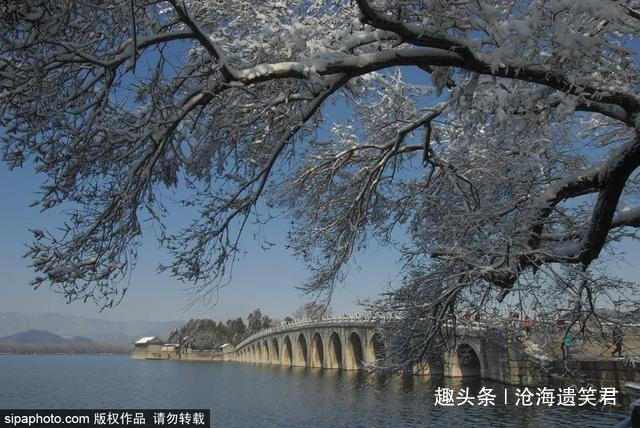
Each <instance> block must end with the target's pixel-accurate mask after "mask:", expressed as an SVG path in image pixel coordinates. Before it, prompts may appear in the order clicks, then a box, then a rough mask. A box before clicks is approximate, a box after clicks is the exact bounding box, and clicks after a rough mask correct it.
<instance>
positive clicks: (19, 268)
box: [0, 71, 640, 320]
mask: <svg viewBox="0 0 640 428" xmlns="http://www.w3.org/2000/svg"><path fill="white" fill-rule="evenodd" d="M424 76H425V75H424V74H423V73H419V75H418V73H412V72H411V71H409V76H408V77H409V80H410V81H412V82H414V83H416V82H417V81H420V80H422V79H423V78H424ZM421 83H425V84H429V83H430V82H428V81H427V82H421ZM340 110H341V108H340V107H339V106H338V107H330V109H329V120H328V121H327V122H328V123H327V124H326V126H327V128H330V126H331V125H332V123H333V121H334V120H333V119H332V117H334V118H340V117H344V115H345V113H347V112H346V111H340ZM0 180H2V181H1V182H2V186H1V188H0V201H2V202H3V203H2V206H3V209H2V217H1V219H2V221H1V222H0V236H2V239H1V240H0V287H2V288H1V294H0V296H2V298H1V299H0V312H5V311H13V312H25V313H44V312H56V313H62V314H70V315H80V316H87V317H95V318H103V319H111V320H121V319H122V320H185V319H189V318H193V317H208V318H213V319H215V320H226V319H228V318H231V317H237V316H242V317H246V315H247V314H248V313H249V312H251V311H252V310H253V309H255V308H256V307H260V308H261V309H262V311H263V313H266V314H268V315H269V316H271V317H272V318H280V319H282V318H284V317H285V316H287V315H290V314H291V313H292V312H293V311H294V310H295V309H296V308H297V307H298V306H300V305H301V304H303V303H304V302H306V301H308V297H306V296H304V295H302V294H301V293H300V292H299V291H298V290H297V289H296V288H295V287H296V286H297V285H300V284H301V283H302V282H303V281H304V279H305V278H306V277H307V272H306V271H305V267H304V265H303V264H302V263H301V262H300V261H298V260H297V259H295V258H294V257H293V256H292V254H291V252H290V251H289V250H287V249H286V248H285V244H286V240H285V236H286V232H287V230H288V224H289V222H288V220H287V219H286V218H278V219H276V220H274V221H272V222H271V223H269V224H268V225H267V227H266V228H263V233H264V236H265V238H266V239H267V240H268V241H270V242H273V243H275V244H276V245H275V246H274V247H273V248H271V249H269V250H264V249H262V247H261V246H260V243H259V241H256V240H255V239H254V237H253V235H254V232H256V231H257V230H256V229H255V228H251V227H249V228H247V230H245V234H244V239H243V241H242V246H243V249H244V250H245V251H246V256H245V257H244V258H242V259H241V260H239V261H238V262H237V263H236V264H235V269H234V274H233V277H232V281H231V283H230V285H228V286H227V287H225V288H224V289H222V290H221V291H220V293H219V299H218V302H217V304H216V305H204V306H197V307H190V308H189V307H187V304H188V302H189V295H188V292H187V291H186V290H185V289H184V288H183V287H181V284H180V283H179V282H177V281H176V280H175V279H173V278H171V277H170V276H169V274H168V273H164V274H159V273H157V271H156V267H157V266H158V263H162V262H164V263H165V264H166V263H167V262H168V261H169V260H170V256H169V254H168V253H167V252H166V251H164V250H163V249H161V248H159V245H158V243H157V241H156V239H155V233H154V230H153V228H152V227H151V224H149V223H146V224H143V245H142V247H141V248H140V249H139V252H138V254H139V260H138V265H137V267H136V269H135V270H134V271H133V274H132V276H131V280H130V287H129V291H128V294H127V296H126V297H125V299H124V300H123V301H122V303H121V304H120V305H119V306H117V307H115V308H113V309H109V310H106V311H103V312H99V308H98V307H96V306H95V305H93V304H91V303H81V302H75V303H71V304H66V303H65V301H64V299H63V297H62V296H61V295H57V294H55V293H54V292H52V291H51V290H49V289H48V288H46V287H43V288H41V289H38V290H36V291H34V290H33V289H32V287H31V286H29V281H30V280H31V279H32V278H33V276H34V274H33V271H32V270H31V269H30V268H29V266H28V265H29V262H30V261H29V260H28V259H24V258H22V255H23V254H24V252H25V250H26V247H25V245H26V243H28V242H30V241H31V238H32V236H31V233H30V232H29V230H28V229H29V228H41V229H47V228H54V227H55V226H56V225H58V224H59V223H60V222H61V221H62V216H60V215H56V214H55V213H52V212H47V213H44V214H43V213H40V212H39V210H38V209H37V208H29V205H30V204H31V202H32V201H33V200H35V199H37V197H36V195H35V194H34V193H35V192H36V191H37V190H38V188H39V185H40V184H41V182H42V181H43V178H41V177H38V176H37V175H35V174H34V172H33V169H32V167H30V166H27V167H25V168H22V169H17V170H14V171H9V170H8V168H7V166H6V165H5V164H4V163H2V162H0ZM162 193H163V194H164V195H166V196H173V195H171V191H168V190H164V191H163V192H162ZM177 196H179V195H177ZM176 199H177V198H176ZM168 208H169V210H170V213H171V217H170V219H169V221H170V223H171V225H172V226H174V227H176V226H178V227H179V226H185V225H188V224H189V223H190V216H189V215H188V214H187V213H185V212H183V211H181V210H179V209H174V210H171V207H170V206H169V207H168ZM619 248H621V249H623V250H626V251H627V253H628V257H627V261H628V263H626V264H624V263H619V264H616V265H611V271H612V273H614V274H617V275H619V276H621V277H622V278H625V279H629V280H638V279H640V268H638V264H637V252H638V248H639V247H638V244H636V243H632V242H630V241H626V242H623V243H622V244H620V245H619ZM399 270H400V262H399V254H398V253H396V252H394V251H393V250H390V249H385V248H379V247H378V246H377V244H375V243H372V244H371V245H370V248H369V249H368V250H367V251H366V252H364V253H362V254H359V255H357V257H356V259H355V263H352V265H351V268H350V269H349V274H348V276H347V279H346V281H345V283H344V284H343V285H342V286H340V287H339V288H338V289H337V290H336V292H335V294H334V296H333V300H332V302H333V303H332V309H333V310H334V312H336V313H338V314H343V313H353V312H357V311H358V310H359V308H358V306H357V303H356V301H357V300H358V299H359V298H367V297H373V296H374V295H376V294H377V293H379V292H380V291H382V290H383V289H384V288H386V287H387V286H388V284H389V283H390V282H394V281H396V279H397V277H398V273H399Z"/></svg>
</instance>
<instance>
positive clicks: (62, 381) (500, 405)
mask: <svg viewBox="0 0 640 428" xmlns="http://www.w3.org/2000/svg"><path fill="white" fill-rule="evenodd" d="M438 386H447V387H449V388H453V389H455V390H456V391H457V390H458V389H459V388H461V387H467V386H468V387H469V388H470V393H471V395H474V394H475V393H477V391H478V390H480V388H481V387H486V388H493V389H494V393H497V398H496V405H495V406H493V407H491V406H489V407H482V406H477V405H476V406H469V405H464V406H456V407H441V406H435V405H434V402H435V389H436V388H437V387H438ZM504 388H505V386H504V385H502V384H498V383H493V382H490V381H486V380H479V379H470V380H465V381H464V382H462V381H460V380H453V379H439V380H435V379H434V380H433V381H431V380H430V379H429V378H428V377H418V376H409V377H404V378H403V377H392V378H388V379H386V380H383V379H380V378H376V377H372V376H367V375H365V374H364V373H357V372H342V371H333V370H325V371H322V370H318V369H298V368H282V367H273V366H259V365H248V364H235V363H197V362H188V363H187V362H174V361H140V360H131V359H129V357H128V356H123V355H118V356H115V355H114V356H110V355H0V408H209V409H211V418H212V421H213V423H212V426H232V427H236V426H237V427H250V426H256V427H264V426H290V427H341V426H349V427H356V426H363V427H371V426H375V427H386V426H393V427H397V426H449V427H460V426H474V427H481V426H486V427H511V426H516V427H536V428H542V427H550V426H581V427H584V426H596V427H604V426H614V425H615V424H616V423H617V422H618V421H619V420H621V419H623V418H624V416H625V413H624V409H623V408H621V407H619V408H616V409H613V410H611V409H610V408H607V409H606V410H602V409H597V408H593V407H589V408H585V407H581V408H577V407H576V408H563V407H552V408H548V407H536V406H534V407H516V406H515V405H514V403H515V395H514V394H515V388H510V389H509V391H508V392H507V397H508V398H509V399H510V404H508V405H506V406H505V405H504Z"/></svg>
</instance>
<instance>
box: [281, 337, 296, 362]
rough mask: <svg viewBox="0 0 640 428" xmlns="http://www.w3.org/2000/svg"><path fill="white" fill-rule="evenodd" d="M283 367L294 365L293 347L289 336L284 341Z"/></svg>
mask: <svg viewBox="0 0 640 428" xmlns="http://www.w3.org/2000/svg"><path fill="white" fill-rule="evenodd" d="M282 365H284V366H291V365H293V346H291V339H289V336H288V335H285V336H284V339H283V340H282Z"/></svg>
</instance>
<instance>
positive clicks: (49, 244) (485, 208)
mask: <svg viewBox="0 0 640 428" xmlns="http://www.w3.org/2000/svg"><path fill="white" fill-rule="evenodd" d="M639 11H640V2H639V1H636V0H626V1H611V0H608V1H581V2H575V1H569V0H537V1H501V0H496V1H477V2H461V1H447V2H442V1H415V2H408V1H377V0H356V1H355V2H347V1H324V0H322V1H321V0H312V1H298V0H285V1H277V2H253V1H248V0H247V1H245V0H239V1H233V2H229V1H222V0H191V1H184V2H180V1H173V0H170V1H145V0H135V1H131V0H121V1H115V2H110V3H108V4H105V3H104V2H97V1H86V2H73V1H68V0H38V1H16V2H10V3H6V4H3V5H2V6H0V19H1V21H0V22H2V24H1V25H2V27H1V32H0V124H1V125H2V129H3V133H2V134H1V138H2V142H3V157H4V160H5V161H6V162H7V163H8V164H9V165H10V166H11V167H19V166H22V165H23V164H24V163H25V162H30V163H32V164H33V165H35V167H36V170H37V171H38V172H39V173H42V174H43V175H44V176H45V177H46V180H45V182H44V183H43V185H42V189H41V195H40V198H39V199H38V200H37V201H35V202H34V205H38V206H39V207H40V208H41V209H42V210H49V209H53V208H55V207H61V208H64V209H65V210H66V211H65V212H66V213H67V218H66V220H65V221H64V222H63V224H61V225H60V228H59V230H57V231H42V230H40V229H34V235H35V238H36V239H35V242H34V243H33V244H32V245H31V247H30V250H29V252H28V256H29V257H30V258H31V259H32V260H33V266H34V268H35V270H36V271H37V272H38V275H37V277H36V278H35V279H34V282H33V284H34V285H35V286H39V285H40V284H43V283H46V284H50V285H51V286H53V287H54V289H56V290H57V291H59V292H61V293H62V294H63V295H64V296H65V297H66V298H67V299H68V300H75V299H85V300H86V299H93V300H95V301H96V302H97V303H98V304H99V305H101V306H111V305H113V304H114V303H116V302H117V301H119V299H121V298H122V296H123V291H125V290H123V288H124V286H121V285H119V284H121V283H122V280H123V279H124V278H126V275H127V273H128V272H129V271H130V269H131V268H132V267H133V265H134V263H135V258H136V257H135V255H136V254H135V251H136V248H137V246H138V244H139V239H140V235H141V226H140V224H141V219H142V218H151V219H153V220H154V221H155V222H157V223H158V224H160V225H162V223H163V217H164V216H165V214H166V213H165V208H164V206H163V205H162V202H161V199H160V198H159V191H160V190H161V189H163V188H164V187H174V186H182V187H185V188H186V189H187V190H188V191H189V195H188V197H186V198H185V199H184V201H182V202H183V203H184V204H185V205H188V206H193V207H197V208H198V209H199V210H200V215H199V216H198V217H197V218H196V219H194V221H193V223H192V224H190V225H185V227H184V229H183V230H182V231H178V232H169V231H167V232H166V233H163V236H162V237H161V240H162V242H163V243H164V244H165V245H166V246H167V248H169V250H171V251H172V253H173V254H174V256H175V258H174V261H173V262H172V263H171V264H170V265H169V266H166V267H165V268H166V269H169V271H170V272H171V273H172V274H173V275H174V276H175V277H176V278H178V279H180V280H183V281H186V282H189V283H191V284H195V287H196V291H197V294H198V295H199V296H206V295H207V294H208V293H211V292H213V291H215V290H216V288H217V287H219V286H220V285H221V284H222V283H223V282H224V281H225V279H227V275H228V273H229V265H230V263H232V262H233V261H234V260H235V259H236V258H237V256H238V252H239V245H238V242H239V237H240V235H241V234H242V230H243V228H244V225H245V224H246V222H247V221H248V220H249V219H251V218H254V219H258V221H262V220H263V219H266V218H268V214H266V213H264V212H262V209H261V208H260V207H261V206H262V205H260V204H261V201H264V202H267V203H268V205H270V206H276V207H278V209H280V210H284V211H287V212H288V213H289V214H291V217H292V219H294V220H295V222H294V226H293V228H292V230H291V235H290V237H291V245H292V248H293V249H294V250H295V252H296V254H297V255H299V256H300V257H301V258H303V259H304V260H305V261H306V262H307V263H308V264H309V267H310V271H311V277H310V279H309V282H308V283H307V284H305V288H306V290H307V291H308V292H310V293H312V294H319V295H325V296H326V295H327V293H331V291H332V290H333V288H334V286H335V284H336V283H337V282H339V281H340V280H341V279H342V278H343V277H344V273H345V268H346V266H347V264H348V263H349V261H350V260H352V258H353V256H354V253H356V252H357V251H358V250H359V249H361V248H363V247H364V246H366V245H367V243H368V242H370V240H371V239H377V240H378V241H380V242H382V243H384V244H387V245H394V246H396V247H397V248H399V249H400V251H401V252H402V254H403V256H404V259H405V262H406V268H405V272H406V274H407V276H406V281H405V282H404V285H402V286H401V287H400V288H398V289H395V290H392V291H390V292H389V293H388V294H386V295H385V296H383V297H382V298H381V299H379V300H376V301H375V302H372V304H371V307H372V308H373V309H374V310H376V311H380V312H393V313H394V314H398V313H400V314H403V316H404V317H403V318H402V319H403V322H402V326H403V327H402V328H403V329H404V331H412V330H413V328H409V326H410V325H411V323H414V324H415V325H419V326H422V327H423V326H424V325H423V324H425V323H426V325H428V326H430V327H429V328H428V329H427V330H428V331H429V332H428V333H425V334H424V335H422V336H420V337H422V339H424V340H423V342H421V343H426V342H427V341H430V340H435V341H437V340H436V338H437V337H439V335H440V334H441V331H440V330H438V329H439V328H440V327H441V326H442V325H443V324H444V323H445V321H447V320H450V319H451V318H452V317H454V318H455V317H456V312H455V310H454V309H456V308H459V307H464V306H465V305H466V306H469V307H474V308H475V307H476V306H478V302H481V305H480V306H483V307H485V306H486V307H488V306H491V305H492V304H493V303H490V302H496V301H499V302H503V304H506V305H508V304H514V300H513V299H514V298H515V297H514V295H515V294H516V293H513V292H512V291H513V290H516V291H518V290H522V289H523V287H526V289H527V290H528V291H527V293H528V294H525V295H527V296H532V297H531V299H530V300H529V301H528V303H526V302H525V303H523V300H522V299H521V298H519V299H520V300H518V302H519V303H518V304H520V305H522V304H525V305H527V304H530V305H533V303H532V302H534V301H541V299H540V298H539V296H535V292H539V293H542V294H543V295H545V293H554V292H557V291H558V290H564V293H565V294H564V295H565V296H566V295H567V293H569V294H570V291H567V290H570V289H571V287H569V286H568V285H567V284H568V283H569V282H570V281H571V278H574V279H576V278H579V281H580V284H582V285H581V287H582V288H576V289H575V290H583V289H585V287H587V288H589V287H592V288H593V290H596V289H598V290H600V295H601V296H604V297H603V298H608V299H609V300H612V299H614V297H611V296H612V295H611V294H610V293H609V294H607V293H606V292H605V291H606V287H605V288H603V289H600V288H598V286H597V284H602V283H603V282H602V281H603V280H601V279H602V278H604V277H603V276H601V275H600V274H595V273H592V272H594V271H598V269H599V266H597V265H598V262H599V261H600V260H601V259H602V254H603V251H604V250H606V249H610V248H612V247H611V245H610V244H611V243H612V242H614V241H616V240H619V239H621V238H623V237H625V238H633V237H635V234H636V228H637V227H638V226H639V225H640V201H639V200H638V177H637V168H638V165H639V163H640V137H639V136H638V131H639V130H640V94H638V85H639V84H640V76H639V74H638V58H637V54H638V52H637V51H638V42H637V37H636V35H637V27H638V16H639ZM409 75H410V76H411V79H408V78H407V76H409ZM338 101H339V102H342V103H344V105H345V106H346V107H345V108H346V110H347V111H348V113H349V116H348V117H345V118H341V120H338V119H336V118H334V117H332V116H331V112H332V107H330V106H331V105H332V103H333V102H338ZM327 119H328V120H327ZM329 122H335V123H333V124H332V123H329ZM327 125H332V127H331V131H330V133H329V134H330V135H329V136H326V135H325V129H326V128H327ZM161 230H162V231H163V232H164V228H162V229H161ZM594 265H596V266H594ZM590 275H593V276H590ZM541 277H544V278H541ZM596 278H600V279H596ZM576 280H577V279H576ZM605 283H606V284H609V285H610V284H612V281H610V280H606V281H605ZM536 284H537V285H536ZM590 284H593V285H590ZM602 290H605V291H602ZM576 293H577V291H576ZM580 293H582V291H580ZM616 293H617V294H616V295H617V296H619V295H620V293H622V291H620V290H617V291H616ZM517 294H518V296H521V295H522V293H520V291H518V293H517ZM595 294H598V293H596V292H595V291H594V293H586V294H580V297H576V298H577V299H578V300H579V301H581V302H582V304H581V305H580V306H579V307H580V308H583V309H584V308H589V307H594V304H593V299H594V295H595ZM587 295H588V296H589V297H588V299H590V301H589V302H585V301H584V300H581V299H586V298H587V297H584V296H587ZM554 296H555V297H554V298H553V299H548V300H547V302H550V301H556V302H560V300H561V299H559V298H557V295H554ZM607 296H608V297H607ZM574 297H575V296H574ZM524 300H526V299H524ZM587 303H589V304H587ZM474 305H475V306H474ZM558 305H562V304H561V303H558ZM478 310H480V309H479V308H478ZM581 310H582V309H581ZM422 327H420V328H422ZM407 343H408V342H407ZM409 348H411V349H413V348H412V347H411V346H410V347H409ZM425 349H426V348H424V347H423V348H422V349H421V350H420V352H419V354H420V355H423V354H424V351H425Z"/></svg>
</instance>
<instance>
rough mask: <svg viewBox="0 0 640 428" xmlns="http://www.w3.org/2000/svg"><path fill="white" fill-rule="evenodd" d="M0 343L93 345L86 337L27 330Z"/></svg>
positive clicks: (1, 340)
mask: <svg viewBox="0 0 640 428" xmlns="http://www.w3.org/2000/svg"><path fill="white" fill-rule="evenodd" d="M0 343H20V344H27V343H28V344H34V345H41V344H45V343H46V344H53V343H93V340H91V339H88V338H86V337H79V336H76V337H63V336H59V335H57V334H55V333H51V332H50V331H46V330H27V331H21V332H18V333H14V334H12V335H10V336H6V337H0Z"/></svg>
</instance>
